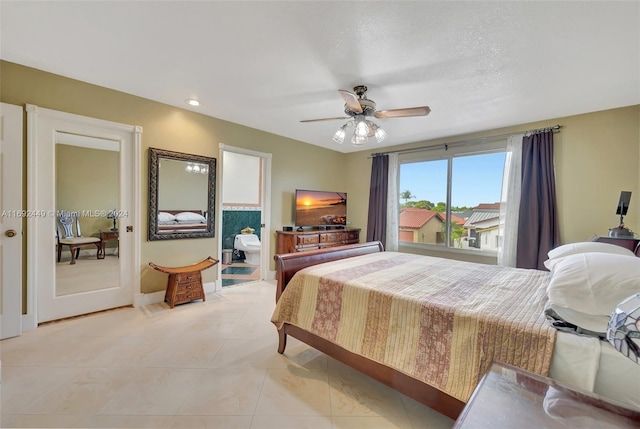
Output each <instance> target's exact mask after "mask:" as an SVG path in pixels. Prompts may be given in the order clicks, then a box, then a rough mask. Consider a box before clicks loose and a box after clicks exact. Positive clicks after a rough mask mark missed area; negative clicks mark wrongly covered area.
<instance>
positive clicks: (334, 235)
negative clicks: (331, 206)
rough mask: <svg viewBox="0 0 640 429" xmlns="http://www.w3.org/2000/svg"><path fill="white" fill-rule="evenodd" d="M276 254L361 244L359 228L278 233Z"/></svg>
mask: <svg viewBox="0 0 640 429" xmlns="http://www.w3.org/2000/svg"><path fill="white" fill-rule="evenodd" d="M276 234H277V240H276V254H282V253H294V252H308V251H309V250H317V249H324V248H326V247H334V246H342V245H344V244H355V243H359V242H360V229H359V228H344V229H327V230H316V229H314V230H309V231H276Z"/></svg>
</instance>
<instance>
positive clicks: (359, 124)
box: [354, 117, 371, 138]
mask: <svg viewBox="0 0 640 429" xmlns="http://www.w3.org/2000/svg"><path fill="white" fill-rule="evenodd" d="M370 131H371V130H370V128H369V125H368V124H367V121H365V120H364V118H360V117H359V118H357V119H356V131H355V133H354V134H355V135H356V136H358V137H364V138H367V136H368V135H369V132H370Z"/></svg>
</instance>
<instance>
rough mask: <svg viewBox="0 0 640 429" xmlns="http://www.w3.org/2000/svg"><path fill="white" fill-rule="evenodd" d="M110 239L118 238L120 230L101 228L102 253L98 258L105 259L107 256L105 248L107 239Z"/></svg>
mask: <svg viewBox="0 0 640 429" xmlns="http://www.w3.org/2000/svg"><path fill="white" fill-rule="evenodd" d="M109 240H118V230H117V229H116V230H113V229H105V230H102V229H101V230H100V254H99V255H98V259H104V256H105V250H106V249H105V248H106V247H107V241H109ZM119 256H120V250H119V249H118V257H119Z"/></svg>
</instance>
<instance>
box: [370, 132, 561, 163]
mask: <svg viewBox="0 0 640 429" xmlns="http://www.w3.org/2000/svg"><path fill="white" fill-rule="evenodd" d="M561 128H562V125H552V126H550V127H545V128H536V129H535V130H527V131H519V132H514V133H508V134H497V135H493V136H487V137H479V138H476V139H469V140H458V141H454V142H450V143H442V144H437V145H433V146H420V147H414V148H411V149H400V150H390V151H387V152H377V153H372V154H371V157H375V156H380V155H387V154H389V153H410V152H418V151H424V150H433V149H444V150H447V149H449V148H450V147H456V146H465V145H470V144H477V143H486V142H490V141H494V140H499V139H503V138H505V137H509V136H512V135H514V134H534V133H539V132H542V131H552V132H554V133H559V132H560V129H561Z"/></svg>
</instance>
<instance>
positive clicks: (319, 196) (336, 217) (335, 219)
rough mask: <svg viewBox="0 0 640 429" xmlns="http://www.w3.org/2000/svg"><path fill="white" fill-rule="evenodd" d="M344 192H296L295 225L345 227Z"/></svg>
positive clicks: (345, 199)
mask: <svg viewBox="0 0 640 429" xmlns="http://www.w3.org/2000/svg"><path fill="white" fill-rule="evenodd" d="M346 223H347V194H346V193H345V192H326V191H304V190H298V191H296V225H298V226H318V225H346Z"/></svg>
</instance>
